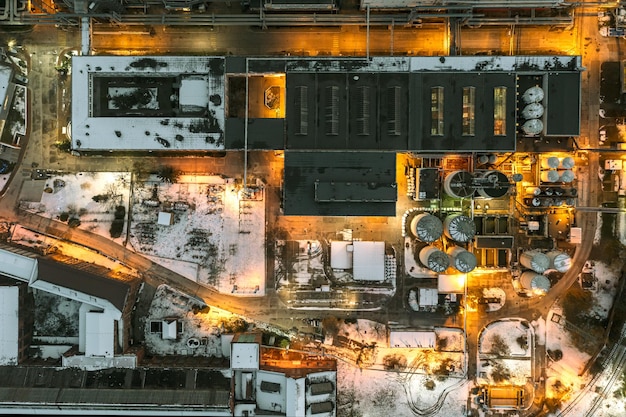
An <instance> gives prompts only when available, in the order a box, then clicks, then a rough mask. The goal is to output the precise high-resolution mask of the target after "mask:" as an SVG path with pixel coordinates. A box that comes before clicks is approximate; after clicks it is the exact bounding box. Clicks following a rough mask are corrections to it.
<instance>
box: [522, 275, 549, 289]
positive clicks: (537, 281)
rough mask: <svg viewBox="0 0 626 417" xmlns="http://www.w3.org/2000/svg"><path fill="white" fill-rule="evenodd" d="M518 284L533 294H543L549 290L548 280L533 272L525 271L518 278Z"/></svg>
mask: <svg viewBox="0 0 626 417" xmlns="http://www.w3.org/2000/svg"><path fill="white" fill-rule="evenodd" d="M519 281H520V284H522V288H524V289H525V290H528V291H534V292H535V293H539V294H545V293H547V292H548V290H549V289H550V280H549V279H548V278H547V277H545V276H544V275H541V274H537V273H535V272H533V271H525V272H523V273H522V275H521V276H520V279H519Z"/></svg>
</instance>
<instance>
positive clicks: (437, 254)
mask: <svg viewBox="0 0 626 417" xmlns="http://www.w3.org/2000/svg"><path fill="white" fill-rule="evenodd" d="M419 260H420V262H421V263H422V264H423V265H424V266H425V267H427V268H428V269H430V270H431V271H433V272H437V273H440V272H443V271H445V270H446V269H448V267H449V266H450V258H449V257H448V255H447V254H446V253H445V252H443V251H442V250H439V249H437V248H436V247H434V246H425V247H423V248H422V249H421V250H420V253H419Z"/></svg>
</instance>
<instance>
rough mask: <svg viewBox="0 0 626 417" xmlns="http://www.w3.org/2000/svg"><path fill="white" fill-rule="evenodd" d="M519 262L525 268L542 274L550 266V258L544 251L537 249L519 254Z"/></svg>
mask: <svg viewBox="0 0 626 417" xmlns="http://www.w3.org/2000/svg"><path fill="white" fill-rule="evenodd" d="M519 262H520V263H521V264H522V265H523V266H524V267H526V268H528V269H532V270H533V271H535V272H537V273H539V274H543V273H544V272H545V271H546V270H547V269H548V268H550V258H548V256H547V255H546V254H544V253H541V252H538V251H527V252H524V253H522V254H521V255H520V259H519Z"/></svg>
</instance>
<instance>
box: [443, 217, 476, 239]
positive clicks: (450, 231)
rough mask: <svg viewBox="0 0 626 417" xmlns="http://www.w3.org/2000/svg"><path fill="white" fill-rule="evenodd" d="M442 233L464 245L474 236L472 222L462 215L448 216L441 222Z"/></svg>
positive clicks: (474, 226) (474, 229)
mask: <svg viewBox="0 0 626 417" xmlns="http://www.w3.org/2000/svg"><path fill="white" fill-rule="evenodd" d="M443 232H444V233H445V234H446V236H448V237H449V238H450V239H452V240H454V241H456V242H460V243H466V242H469V241H470V240H472V238H473V237H474V235H475V234H476V225H475V224H474V220H472V219H471V218H469V217H467V216H464V215H462V214H458V213H457V214H450V215H449V216H447V217H446V218H445V219H444V221H443Z"/></svg>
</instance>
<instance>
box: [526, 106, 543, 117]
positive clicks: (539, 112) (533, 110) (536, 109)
mask: <svg viewBox="0 0 626 417" xmlns="http://www.w3.org/2000/svg"><path fill="white" fill-rule="evenodd" d="M541 116H543V106H542V105H541V104H539V103H530V104H528V105H527V106H526V107H524V110H522V117H523V118H524V119H538V118H540V117H541Z"/></svg>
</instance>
